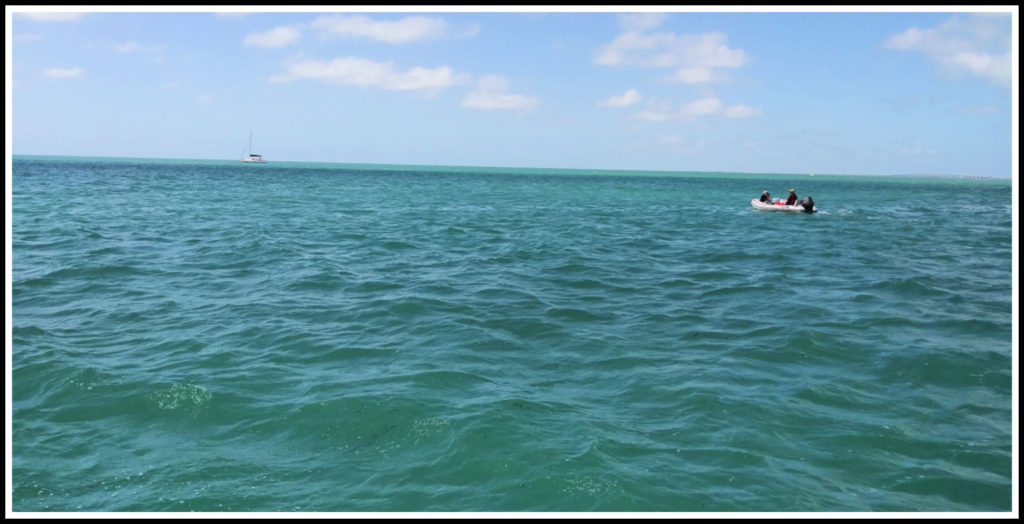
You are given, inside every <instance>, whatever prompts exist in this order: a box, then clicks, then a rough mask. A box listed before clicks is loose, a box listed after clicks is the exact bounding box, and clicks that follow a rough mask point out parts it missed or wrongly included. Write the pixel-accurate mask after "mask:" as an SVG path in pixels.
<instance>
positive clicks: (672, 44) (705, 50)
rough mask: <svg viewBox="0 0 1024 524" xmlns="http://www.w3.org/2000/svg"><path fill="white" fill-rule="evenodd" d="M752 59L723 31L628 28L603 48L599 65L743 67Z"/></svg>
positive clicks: (598, 60)
mask: <svg viewBox="0 0 1024 524" xmlns="http://www.w3.org/2000/svg"><path fill="white" fill-rule="evenodd" d="M749 61H750V57H749V56H747V54H746V53H745V52H744V51H743V50H742V49H732V48H730V47H729V46H728V45H727V44H726V37H725V35H724V34H722V33H701V34H682V35H680V34H675V33H655V34H646V33H642V32H639V31H627V32H625V33H622V34H621V35H619V36H617V37H615V39H614V40H612V41H611V43H609V44H607V45H605V46H604V47H603V48H601V50H600V52H599V53H598V55H597V57H596V58H595V59H594V62H595V63H597V64H599V65H633V66H644V67H678V68H689V69H692V68H720V67H740V66H743V65H745V64H746V63H747V62H749Z"/></svg>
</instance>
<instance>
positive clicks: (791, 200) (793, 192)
mask: <svg viewBox="0 0 1024 524" xmlns="http://www.w3.org/2000/svg"><path fill="white" fill-rule="evenodd" d="M796 201H797V198H796V190H795V189H790V190H789V198H787V199H786V205H787V206H792V205H796Z"/></svg>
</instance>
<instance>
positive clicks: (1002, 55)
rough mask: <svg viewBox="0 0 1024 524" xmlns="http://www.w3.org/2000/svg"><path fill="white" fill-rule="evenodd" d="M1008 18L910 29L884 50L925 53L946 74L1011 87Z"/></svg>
mask: <svg viewBox="0 0 1024 524" xmlns="http://www.w3.org/2000/svg"><path fill="white" fill-rule="evenodd" d="M1010 21H1011V20H1010V17H1009V16H1008V15H1002V14H994V13H993V14H973V15H957V16H954V17H952V18H950V19H949V20H946V21H945V22H943V23H941V24H939V25H938V26H936V27H933V28H930V29H919V28H917V27H911V28H910V29H907V30H906V31H903V32H902V33H897V34H895V35H892V36H891V37H889V39H888V40H886V41H885V43H884V47H886V48H888V49H895V50H900V51H917V52H921V53H924V55H925V56H927V57H928V58H929V59H930V60H932V61H934V62H936V63H938V64H940V65H941V66H943V67H944V68H945V69H946V70H947V71H949V72H952V73H956V74H969V75H974V76H978V77H981V78H984V79H986V80H988V81H989V82H992V83H995V84H998V85H1002V86H1006V87H1009V86H1010V81H1011V74H1012V67H1013V65H1012V62H1011V56H1010V47H1011V40H1010V29H1011V27H1010Z"/></svg>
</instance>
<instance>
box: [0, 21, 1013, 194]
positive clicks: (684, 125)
mask: <svg viewBox="0 0 1024 524" xmlns="http://www.w3.org/2000/svg"><path fill="white" fill-rule="evenodd" d="M73 9H78V10H85V11H87V12H74V13H71V12H63V11H60V10H53V9H52V8H46V7H40V6H30V7H14V8H13V9H12V7H10V6H8V7H7V31H6V35H7V49H8V57H7V58H8V59H7V64H8V65H7V97H8V98H7V104H8V111H7V115H8V122H7V124H8V133H7V136H8V141H9V145H8V151H9V152H13V154H14V155H70V156H107V157H109V156H113V157H147V158H188V159H226V160H230V159H238V158H240V157H242V156H243V154H244V153H246V145H247V142H248V140H249V136H250V133H251V134H252V137H253V151H252V152H255V153H259V154H262V155H263V156H264V157H265V158H266V160H268V161H269V162H275V161H294V162H339V163H368V164H416V165H446V166H499V167H541V168H544V167H546V168H575V169H597V170H601V169H614V170H654V171H712V172H714V171H725V172H754V173H798V174H803V173H818V174H866V175H894V174H960V175H976V176H991V177H1010V176H1011V174H1012V173H1013V170H1014V169H1015V167H1016V163H1015V162H1016V161H1015V160H1014V159H1015V157H1016V148H1015V145H1014V144H1015V143H1016V142H1015V140H1014V138H1015V133H1016V129H1017V121H1016V117H1015V116H1014V115H1015V114H1016V110H1015V109H1016V107H1015V105H1016V92H1017V91H1016V89H1017V88H1016V64H1015V61H1014V60H1012V59H1011V56H1012V53H1015V52H1017V50H1018V48H1017V41H1016V37H1015V33H1014V31H1015V26H1016V17H1017V8H1016V7H1015V6H1005V7H993V8H989V10H988V12H966V11H960V12H953V11H937V10H931V11H929V10H926V9H927V8H921V7H916V8H909V9H917V10H918V11H916V12H915V11H909V12H908V11H907V10H906V9H903V10H902V11H900V12H895V11H894V12H869V11H860V12H851V11H849V10H847V12H834V11H830V10H831V9H833V8H822V9H821V10H818V12H815V10H814V9H813V8H801V9H807V11H785V10H783V11H776V12H771V11H767V12H766V11H762V12H744V11H735V12H728V11H727V12H722V11H721V9H726V10H728V9H730V8H728V7H727V6H720V7H714V8H707V9H703V10H702V9H696V10H694V9H695V8H685V7H680V8H675V7H672V6H653V7H649V8H645V7H635V6H631V7H625V8H619V9H616V8H614V7H594V8H585V7H580V8H573V7H567V8H566V9H575V11H561V12H555V11H551V10H548V11H537V9H544V7H543V6H539V7H538V6H534V7H532V8H530V9H532V10H527V8H525V7H516V6H510V7H508V8H506V9H504V10H502V9H501V8H495V7H482V8H478V9H474V8H473V7H472V6H456V7H454V8H448V9H441V8H436V9H432V8H431V7H430V6H421V7H419V8H417V9H420V10H419V11H416V12H403V11H388V10H387V9H390V8H387V7H380V6H376V7H372V6H371V7H368V8H364V9H359V8H353V7H346V9H348V10H347V11H332V9H335V8H332V7H327V6H315V9H323V10H317V11H312V10H308V9H314V8H308V9H307V10H303V11H295V10H294V9H296V8H288V7H283V8H280V9H275V8H271V7H261V8H259V9H263V10H264V11H262V12H232V13H226V12H213V11H205V12H198V11H196V10H197V9H212V8H203V7H193V8H191V9H192V11H189V12H186V11H181V9H183V8H180V7H173V8H167V9H166V10H164V11H163V12H157V11H155V10H154V9H156V8H152V7H147V8H138V9H134V8H131V7H113V8H111V7H106V8H95V9H93V10H90V8H88V7H80V6H76V7H74V8H73ZM110 9H117V10H121V11H110ZM227 9H246V8H244V7H240V8H235V7H228V8H227ZM453 9H456V10H453ZM630 9H636V10H637V11H633V12H629V11H627V10H630ZM663 9H689V11H674V12H662V11H659V10H663ZM765 9H770V8H765ZM852 9H866V8H852ZM942 9H950V8H949V7H944V8H942ZM976 9H983V8H980V7H979V8H976ZM133 11H134V12H133ZM274 11H276V12H274Z"/></svg>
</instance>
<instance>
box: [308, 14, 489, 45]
mask: <svg viewBox="0 0 1024 524" xmlns="http://www.w3.org/2000/svg"><path fill="white" fill-rule="evenodd" d="M310 27H311V28H312V29H313V30H314V31H317V32H319V33H321V34H323V35H328V36H344V37H353V38H368V39H370V40H377V41H380V42H387V43H390V44H406V43H410V42H416V41H428V40H437V39H441V38H457V37H474V36H476V35H477V34H478V33H479V28H478V27H477V26H475V25H471V26H465V27H461V28H456V27H454V26H452V25H451V24H450V23H448V22H447V21H446V20H445V19H443V18H437V17H428V16H407V17H405V18H400V19H398V20H374V19H372V18H369V17H367V16H362V15H355V16H348V15H325V16H320V17H318V18H316V19H315V20H313V22H312V23H311V24H310Z"/></svg>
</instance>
